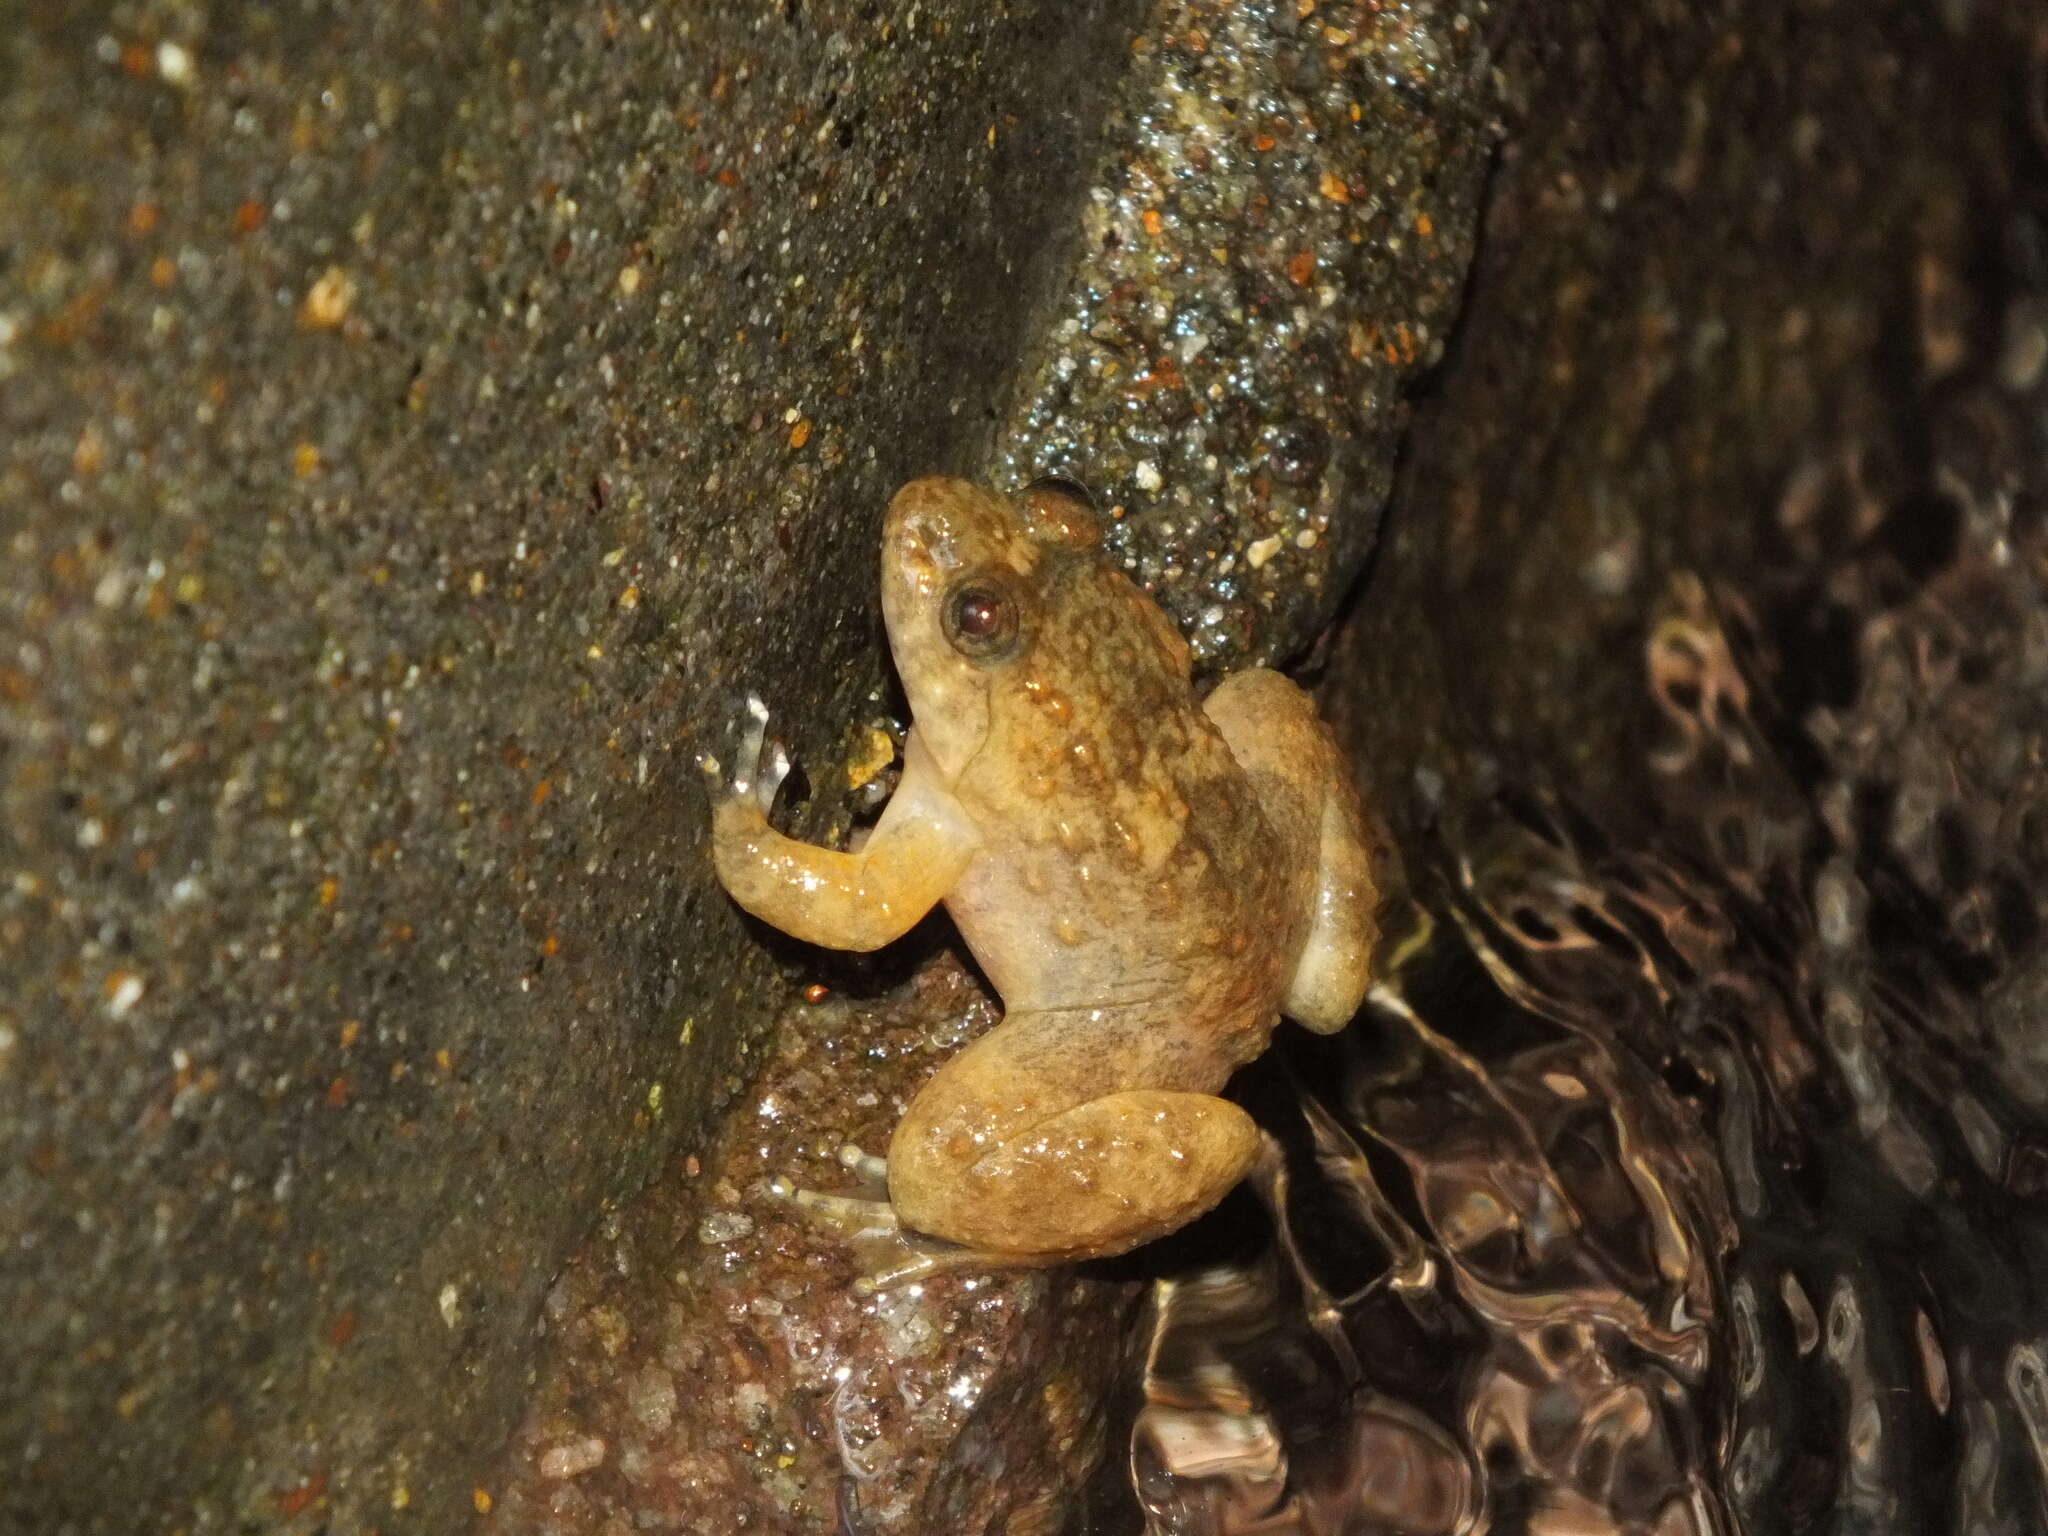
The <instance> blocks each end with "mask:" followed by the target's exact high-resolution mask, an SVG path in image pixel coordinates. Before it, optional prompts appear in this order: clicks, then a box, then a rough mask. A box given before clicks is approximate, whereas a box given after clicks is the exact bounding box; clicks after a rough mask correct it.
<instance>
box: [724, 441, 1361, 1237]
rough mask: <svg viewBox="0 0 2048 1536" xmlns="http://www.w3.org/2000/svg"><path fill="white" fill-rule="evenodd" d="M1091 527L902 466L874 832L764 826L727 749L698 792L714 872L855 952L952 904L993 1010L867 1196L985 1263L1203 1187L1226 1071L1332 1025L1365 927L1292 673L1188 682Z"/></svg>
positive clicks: (1246, 1123) (1084, 514)
mask: <svg viewBox="0 0 2048 1536" xmlns="http://www.w3.org/2000/svg"><path fill="white" fill-rule="evenodd" d="M1100 538H1101V530H1100V527H1099V525H1098V524H1097V522H1096V520H1095V517H1094V515H1093V513H1092V512H1090V511H1089V509H1088V508H1087V507H1086V506H1085V505H1084V504H1083V503H1081V502H1080V501H1079V500H1077V499H1075V498H1074V497H1072V496H1070V495H1068V494H1066V493H1064V492H1062V491H1061V490H1059V489H1056V488H1034V489H1032V490H1031V491H1027V492H1026V493H1025V494H1024V495H1023V496H1022V497H1021V498H1020V499H1019V500H1017V501H1014V502H1013V501H1009V500H1005V499H1003V498H1001V497H998V496H996V495H994V494H992V493H990V492H988V491H985V490H982V489H980V488H979V487H976V486H973V485H969V484H967V483H965V482H962V481H957V480H944V479H926V480H917V481H913V482H912V483H911V484H909V485H907V486H905V487H904V488H903V490H902V491H901V492H899V493H898V494H897V496H896V498H895V500H894V501H893V502H892V503H891V505H890V508H889V516H888V523H887V527H886V529H885V532H884V535H883V544H882V605H883V612H884V616H885V618H886V620H887V623H888V630H889V643H890V648H891V650H892V651H893V652H894V654H895V658H896V666H897V670H898V671H899V672H900V673H901V675H902V678H903V685H904V689H905V691H906V692H907V694H908V695H909V699H910V706H911V712H912V716H913V720H914V725H913V729H912V730H911V732H910V735H909V738H908V740H907V741H906V743H905V746H904V770H903V777H902V780H901V783H900V784H899V786H898V788H897V790H896V792H895V794H894V796H893V797H892V798H891V800H890V803H889V805H888V807H887V808H886V809H885V811H884V813H883V815H882V818H881V820H880V822H879V823H878V824H877V826H876V828H875V830H874V833H873V835H872V836H870V837H869V838H868V840H867V841H866V843H865V844H863V845H862V846H861V847H860V849H859V850H858V851H857V852H853V853H839V852H834V851H832V850H829V849H823V848H817V847H813V846H811V845H809V844H805V843H799V842H795V841H793V840H791V839H789V838H786V837H783V836H781V835H780V834H778V833H776V832H775V831H773V830H772V829H770V827H769V826H768V823H767V819H766V816H765V814H764V812H765V805H766V802H767V801H769V800H771V799H772V797H773V788H774V783H775V782H776V781H777V780H779V778H780V773H779V772H772V773H771V774H770V776H769V778H768V780H767V781H766V782H765V783H764V784H756V783H752V782H750V781H749V779H748V777H747V775H748V774H749V773H750V772H751V768H752V765H751V763H747V762H745V761H743V763H742V766H741V768H740V776H739V777H737V778H736V779H735V780H734V781H732V782H731V783H729V784H727V785H725V786H724V793H723V794H722V795H721V797H720V799H719V802H718V804H717V806H716V808H715V812H714V818H713V840H712V842H713V852H714V856H715V859H716V862H717V867H718V874H719V878H720V879H721V880H722V881H723V882H724V883H725V887H726V889H727V890H728V891H730V892H731V893H732V895H733V897H734V899H735V900H737V901H738V902H739V903H740V905H741V906H743V907H745V908H746V909H747V910H748V911H750V912H752V913H754V914H755V915H756V916H758V917H760V918H762V919H764V920H765V921H767V922H770V923H773V924H774V925H775V926H777V927H779V928H783V929H786V930H787V931H789V932H790V933H792V934H795V935H797V936H798V937H800V938H803V939H806V940H809V941H811V942H813V943H817V944H824V945H830V946H834V947H837V948H844V949H872V948H875V947H877V946H879V945H882V944H886V943H888V942H889V941H890V940H891V939H894V938H896V937H897V936H898V935H900V934H902V933H904V932H905V931H906V930H908V929H909V928H910V927H911V926H912V925H913V924H914V923H916V922H917V920H918V919H919V918H921V917H922V916H923V915H924V914H925V913H926V912H927V911H929V910H930V908H931V907H932V906H933V905H934V904H936V903H938V902H941V901H943V902H944V903H945V906H946V909H947V911H948V912H949V913H950V914H951V915H952V918H953V920H954V922H955V923H956V924H957V925H958V926H959V929H960V933H961V935H962V936H963V937H964V938H965V939H966V941H967V944H968V947H969V948H970V949H971V950H972V951H973V952H974V957H975V959H976V960H977V961H978V962H980V964H981V967H982V969H983V970H984V971H985V972H986V973H987V975H988V978H989V980H990V981H991V982H992V983H993V984H994V986H995V988H996V990H997V992H998V993H1000V994H1001V996H1002V999H1003V1003H1004V1008H1005V1016H1004V1019H1003V1022H1002V1023H1001V1024H1000V1025H998V1026H997V1027H996V1028H995V1029H994V1030H992V1031H990V1032H989V1033H988V1034H986V1035H984V1036H982V1037H981V1038H980V1039H978V1040H976V1041H974V1042H973V1043H972V1044H970V1045H969V1046H967V1047H966V1048H965V1049H964V1050H962V1051H961V1052H960V1053H959V1054H958V1055H957V1056H955V1057H954V1058H953V1059H952V1060H950V1061H949V1062H947V1063H946V1064H945V1066H943V1067H941V1068H940V1069H939V1071H938V1072H937V1073H935V1074H934V1075H933V1076H932V1078H931V1080H930V1081H929V1082H928V1083H926V1084H925V1086H924V1088H923V1090H922V1091H921V1092H920V1093H919V1094H918V1095H917V1097H916V1098H915V1099H914V1100H913V1101H912V1103H911V1105H910V1107H909V1109H908V1110H907V1111H906V1112H905V1113H904V1116H903V1120H902V1122H901V1124H900V1125H898V1127H897V1129H896V1133H895V1136H894V1139H893V1140H892V1141H891V1143H890V1146H889V1155H888V1162H887V1178H888V1193H889V1199H890V1202H891V1203H892V1204H893V1206H894V1208H895V1214H896V1216H897V1217H898V1218H900V1220H901V1222H902V1224H903V1225H905V1226H907V1227H909V1228H912V1229H914V1230H916V1231H918V1232H923V1233H928V1234H932V1235H935V1236H938V1237H942V1238H946V1239H949V1240H951V1241H952V1242H954V1243H958V1244H962V1245H964V1246H965V1247H966V1248H967V1249H969V1250H972V1252H973V1254H974V1255H975V1256H976V1257H978V1258H980V1259H983V1260H986V1261H989V1262H993V1263H1002V1264H1051V1263H1058V1262H1061V1261H1064V1260H1069V1259H1081V1258H1090V1257H1097V1256H1101V1255H1106V1254H1114V1253H1121V1252H1123V1251H1124V1250H1126V1249H1129V1248H1133V1247H1135V1246H1137V1245H1138V1244H1140V1243H1143V1242H1146V1241H1148V1240H1150V1239H1152V1238H1155V1237H1158V1236H1160V1235H1162V1234H1163V1233H1166V1232H1170V1231H1172V1230H1173V1229H1174V1228H1176V1227H1179V1226H1181V1225H1182V1224H1183V1223H1185V1222H1187V1221H1189V1220H1191V1219H1192V1218H1194V1217H1195V1216H1198V1215H1200V1214H1201V1213H1202V1212H1203V1211H1205V1210H1207V1209H1208V1208H1209V1207H1210V1206H1212V1205H1214V1204H1215V1203H1216V1202H1217V1201H1218V1200H1220V1199H1221V1198H1222V1197H1223V1195H1224V1194H1225V1193H1226V1192H1227V1191H1228V1190H1229V1189H1230V1188H1231V1186H1232V1185H1234V1184H1235V1183H1236V1182H1237V1181H1238V1180H1239V1179H1240V1178H1241V1177H1243V1176H1244V1174H1245V1173H1246V1171H1247V1170H1248V1169H1249V1167H1250V1166H1251V1164H1252V1161H1253V1159H1254V1158H1255V1156H1256V1155H1257V1153H1258V1149H1259V1136H1258V1132H1257V1130H1256V1128H1255V1127H1254V1125H1253V1123H1252V1121H1251V1119H1250V1117H1248V1116H1247V1115H1246V1114H1245V1113H1244V1111H1242V1110H1241V1109H1239V1108H1237V1106H1235V1105H1234V1104H1231V1103H1229V1102H1228V1101H1227V1100H1224V1099H1221V1098H1218V1097H1216V1092H1217V1090H1218V1089H1220V1088H1221V1087H1222V1086H1223V1084H1224V1081H1225V1080H1226V1079H1227V1078H1228V1077H1229V1076H1230V1074H1231V1072H1232V1071H1233V1070H1235V1069H1236V1068H1237V1067H1239V1066H1241V1065H1243V1064H1244V1063H1245V1062H1247V1061H1249V1060H1251V1059H1252V1058H1253V1057H1254V1056H1257V1055H1258V1054H1259V1053H1260V1052H1261V1051H1262V1050H1264V1049H1265V1047H1266V1043H1267V1041H1268V1039H1269V1038H1270V1037H1271V1035H1272V1032H1273V1029H1274V1027H1275V1026H1276V1024H1277V1023H1278V1021H1279V1017H1280V1015H1281V1013H1282V1012H1285V1013H1286V1014H1287V1015H1289V1016H1290V1017H1292V1018H1294V1019H1296V1020H1298V1021H1299V1022H1300V1023H1302V1024H1304V1025H1306V1026H1308V1027H1309V1028H1311V1029H1315V1030H1322V1031H1329V1030H1335V1029H1338V1028H1341V1027H1342V1026H1343V1025H1344V1023H1345V1022H1346V1021H1347V1020H1349V1019H1350V1017H1351V1016H1352V1014H1353V1012H1354V1011H1355V1010H1356V1009H1357V1007H1358V1004H1359V1001H1360V999H1361V998H1362V997H1363V995H1364V992H1365V988H1366V984H1367V966H1368V961H1369V957H1370V951H1371V948H1372V941H1373V939H1374V936H1375V920H1376V919H1375V913H1376V908H1377V905H1378V898H1377V892H1376V891H1375V888H1374V882H1373V869H1372V864H1371V859H1370V857H1369V854H1368V846H1369V845H1368V841H1367V837H1366V831H1365V827H1364V823H1363V818H1362V815H1361V811H1360V805H1359V800H1358V796H1357V793H1356V791H1355V790H1354V789H1353V787H1352V785H1351V782H1350V779H1349V777H1348V775H1347V774H1346V772H1345V768H1344V765H1343V763H1342V761H1341V760H1340V759H1339V757H1338V754H1337V751H1336V748H1335V745H1334V743H1333V742H1332V740H1331V737H1330V735H1329V732H1328V730H1327V729H1326V728H1325V727H1324V726H1323V725H1322V723H1321V722H1320V721H1319V720H1317V719H1316V716H1315V713H1314V708H1313V705H1312V704H1311V703H1310V701H1309V698H1308V696H1307V695H1306V694H1304V693H1303V692H1302V691H1301V690H1300V689H1299V688H1297V687H1296V686H1295V685H1294V684H1293V683H1291V682H1289V681H1288V680H1287V679H1286V678H1284V677H1282V676H1280V675H1279V674H1278V673H1276V672H1270V671H1263V670H1259V671H1250V672H1243V673H1239V674H1238V675H1236V676H1234V677H1232V678H1230V679H1229V680H1228V681H1226V682H1225V683H1223V684H1222V685H1221V686H1220V687H1218V688H1217V689H1216V690H1215V691H1214V692H1213V693H1211V694H1210V695H1209V697H1208V699H1207V700H1206V702H1201V703H1198V702H1197V701H1196V699H1195V696H1194V692H1193V688H1192V686H1191V683H1190V679H1189V670H1188V648H1187V646H1186V644H1185V643H1184V642H1183V641H1182V639H1181V637H1180V635H1179V634H1178V633H1177V632H1176V631H1175V629H1174V628H1173V626H1172V624H1171V623H1170V622H1169V621H1168V620H1167V618H1166V617H1165V615H1164V614H1162V613H1161V612H1160V610H1159V609H1158V608H1157V607H1155V606H1154V605H1153V603H1152V602H1151V601H1150V600H1149V599H1147V598H1146V597H1145V596H1144V594H1142V593H1141V592H1140V591H1139V590H1138V589H1137V588H1136V587H1134V586H1133V585H1132V584H1131V582H1130V581H1129V580H1128V579H1127V578H1126V577H1125V576H1124V575H1123V573H1122V572H1120V571H1118V570H1117V569H1115V568H1114V567H1113V566H1112V565H1110V564H1109V563H1108V562H1107V561H1106V560H1105V559H1104V558H1102V556H1101V554H1100V552H1099V549H1098V544H1099V541H1100ZM757 730H758V727H757ZM752 750H753V751H754V752H758V740H757V741H756V742H755V743H753V744H752ZM826 1203H829V1202H826Z"/></svg>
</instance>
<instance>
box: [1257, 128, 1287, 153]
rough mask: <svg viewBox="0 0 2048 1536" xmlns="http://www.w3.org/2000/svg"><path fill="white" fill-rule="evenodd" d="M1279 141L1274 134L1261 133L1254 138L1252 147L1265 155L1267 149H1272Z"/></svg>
mask: <svg viewBox="0 0 2048 1536" xmlns="http://www.w3.org/2000/svg"><path fill="white" fill-rule="evenodd" d="M1279 142H1280V141H1279V140H1278V139H1276V138H1274V137H1273V135H1271V134H1270V133H1261V134H1258V135H1256V136H1255V137H1254V138H1253V139H1252V148H1253V149H1256V150H1257V151H1258V152H1259V153H1260V154H1262V155H1263V154H1264V153H1265V152H1266V151H1267V150H1269V149H1271V148H1272V147H1273V146H1274V145H1275V144H1277V143H1279Z"/></svg>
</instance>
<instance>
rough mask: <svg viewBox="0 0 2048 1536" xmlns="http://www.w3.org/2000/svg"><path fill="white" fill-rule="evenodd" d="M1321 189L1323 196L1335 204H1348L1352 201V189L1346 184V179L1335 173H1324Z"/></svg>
mask: <svg viewBox="0 0 2048 1536" xmlns="http://www.w3.org/2000/svg"><path fill="white" fill-rule="evenodd" d="M1319 188H1320V190H1321V192H1322V194H1323V196H1325V197H1327V198H1328V199H1329V200H1330V201H1331V202H1333V203H1348V202H1350V201H1351V188H1350V187H1349V186H1348V185H1347V184H1346V183H1345V180H1344V178H1343V177H1342V176H1339V175H1338V174H1337V173H1336V172H1335V171H1325V172H1323V179H1322V181H1321V183H1320V184H1319Z"/></svg>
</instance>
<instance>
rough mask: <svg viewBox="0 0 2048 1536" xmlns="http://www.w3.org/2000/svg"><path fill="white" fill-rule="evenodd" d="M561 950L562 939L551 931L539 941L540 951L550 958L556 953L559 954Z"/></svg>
mask: <svg viewBox="0 0 2048 1536" xmlns="http://www.w3.org/2000/svg"><path fill="white" fill-rule="evenodd" d="M561 950H562V941H561V940H560V939H558V938H556V937H555V936H554V935H553V934H552V933H551V934H549V935H548V936H547V937H546V938H544V939H542V940H541V941H540V952H541V953H542V954H544V955H546V956H547V957H548V958H549V959H550V960H552V959H554V958H555V956H556V955H558V954H560V953H561Z"/></svg>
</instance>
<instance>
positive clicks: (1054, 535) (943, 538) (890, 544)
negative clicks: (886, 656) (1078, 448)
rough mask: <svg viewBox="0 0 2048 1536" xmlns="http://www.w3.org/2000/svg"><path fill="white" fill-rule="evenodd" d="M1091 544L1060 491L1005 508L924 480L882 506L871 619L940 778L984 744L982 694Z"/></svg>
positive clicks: (1082, 506) (957, 486)
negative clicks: (1063, 570)
mask: <svg viewBox="0 0 2048 1536" xmlns="http://www.w3.org/2000/svg"><path fill="white" fill-rule="evenodd" d="M1101 540H1102V526H1101V524H1100V523H1099V522H1097V521H1096V518H1095V514H1094V513H1093V512H1092V511H1091V510H1090V509H1089V507H1088V504H1087V502H1086V501H1085V499H1083V496H1082V495H1081V493H1080V492H1079V491H1078V488H1075V487H1071V486H1069V485H1068V484H1067V483H1066V482H1063V481H1039V482H1037V483H1036V484H1034V485H1032V486H1031V487H1029V488H1028V489H1026V490H1025V491H1024V492H1023V494H1022V495H1021V496H1019V497H1018V498H1017V499H1016V500H1015V501H1011V500H1008V499H1006V498H1004V497H1001V496H998V495H996V494H995V493H994V492H993V491H988V490H984V489H982V487H980V486H978V485H972V484H969V483H968V482H967V481H965V480H950V479H946V478H943V477H940V476H931V477H929V478H926V479H923V480H913V481H911V482H910V484H908V485H906V486H904V487H903V489H902V490H900V491H898V492H897V493H896V497H895V499H894V500H893V501H891V502H890V503H889V517H888V521H887V523H886V524H885V525H884V527H883V531H882V617H883V620H884V621H885V622H886V623H887V625H888V628H889V649H890V651H891V652H892V653H893V654H894V656H895V658H896V670H897V672H898V673H899V674H900V675H901V676H902V678H903V690H904V692H905V693H906V694H908V695H909V697H910V712H911V716H912V719H913V722H914V723H915V725H916V728H917V737H918V741H919V742H920V744H921V745H922V747H923V749H924V751H925V752H926V753H927V754H928V755H929V756H930V758H931V759H932V761H933V763H934V765H935V766H936V767H937V768H938V769H939V771H940V772H941V773H943V774H945V775H946V776H947V777H948V778H951V777H953V776H955V775H957V774H958V773H959V772H960V770H961V769H962V768H963V767H964V766H965V765H966V764H967V762H968V760H969V759H971V758H972V757H973V756H974V754H975V753H976V752H977V751H979V750H980V748H981V745H982V743H983V742H984V741H985V740H986V739H987V737H988V731H989V692H990V690H991V688H993V687H994V686H995V685H996V683H997V681H998V680H999V679H1000V678H1002V677H1004V676H1006V675H1008V674H1009V673H1010V672H1011V671H1012V670H1013V669H1014V668H1016V667H1017V666H1018V665H1019V664H1020V662H1022V661H1023V660H1024V659H1025V658H1027V657H1029V656H1030V654H1031V652H1032V649H1033V647H1034V645H1035V644H1036V642H1037V638H1038V636H1039V635H1040V634H1041V633H1043V631H1044V626H1045V624H1046V623H1047V620H1048V580H1049V578H1050V576H1051V575H1052V573H1053V572H1054V571H1055V570H1056V569H1057V568H1058V567H1059V566H1061V565H1062V564H1064V563H1066V561H1067V560H1070V559H1071V558H1072V557H1073V556H1075V555H1080V554H1085V553H1087V552H1089V551H1092V550H1093V549H1094V548H1095V547H1096V546H1097V545H1098V544H1099V543H1100V542H1101Z"/></svg>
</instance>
